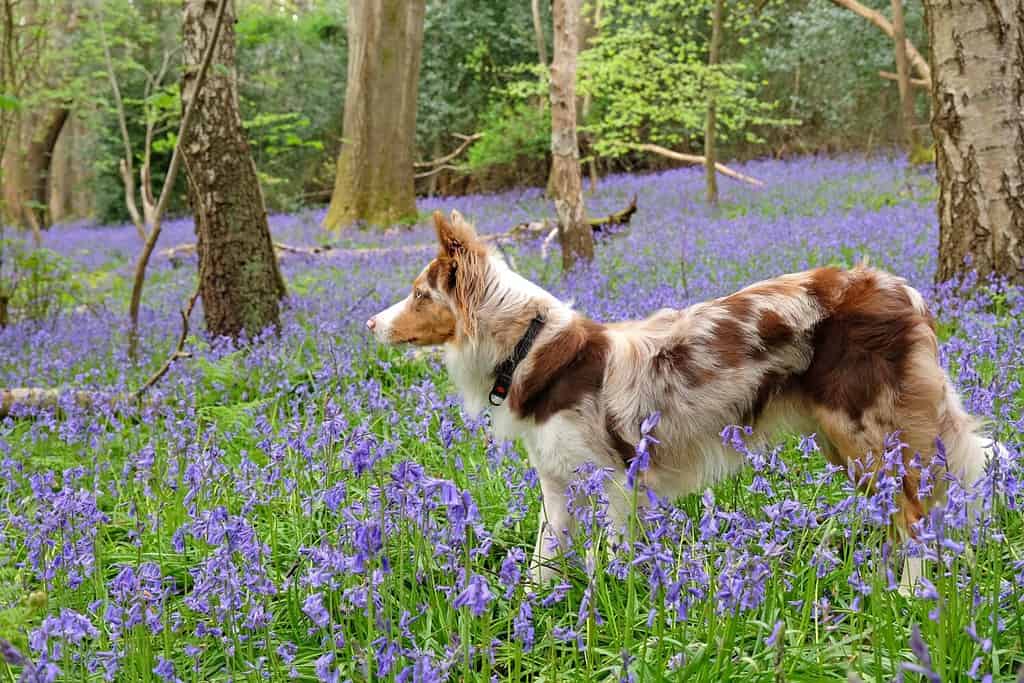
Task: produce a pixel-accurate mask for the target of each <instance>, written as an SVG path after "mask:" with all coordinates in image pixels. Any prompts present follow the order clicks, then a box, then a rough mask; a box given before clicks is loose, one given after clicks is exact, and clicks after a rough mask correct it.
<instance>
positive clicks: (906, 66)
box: [892, 0, 917, 151]
mask: <svg viewBox="0 0 1024 683" xmlns="http://www.w3.org/2000/svg"><path fill="white" fill-rule="evenodd" d="M892 34H893V45H894V47H895V50H896V76H897V83H898V84H899V90H900V126H901V127H902V129H903V142H904V144H905V145H906V147H907V151H913V149H914V146H915V145H916V143H917V136H916V134H915V127H914V91H913V90H911V88H910V61H909V60H908V59H907V34H906V28H905V22H904V21H903V0H892Z"/></svg>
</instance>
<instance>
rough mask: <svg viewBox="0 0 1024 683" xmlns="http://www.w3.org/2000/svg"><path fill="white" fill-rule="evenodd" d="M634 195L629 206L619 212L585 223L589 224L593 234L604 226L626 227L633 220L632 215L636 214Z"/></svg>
mask: <svg viewBox="0 0 1024 683" xmlns="http://www.w3.org/2000/svg"><path fill="white" fill-rule="evenodd" d="M636 208H637V207H636V195H635V194H634V195H633V198H632V199H630V200H629V206H627V207H626V208H625V209H622V210H621V211H616V212H615V213H611V214H608V215H607V216H602V217H601V218H591V219H589V220H588V221H587V222H588V223H590V227H592V228H593V229H594V232H601V230H603V229H604V227H605V226H606V225H626V224H628V223H629V222H630V221H631V220H632V219H633V214H634V213H636Z"/></svg>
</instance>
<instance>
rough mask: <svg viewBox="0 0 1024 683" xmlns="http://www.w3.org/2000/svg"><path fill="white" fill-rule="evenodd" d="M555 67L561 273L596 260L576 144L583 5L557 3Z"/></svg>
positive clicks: (570, 0) (574, 0) (554, 175)
mask: <svg viewBox="0 0 1024 683" xmlns="http://www.w3.org/2000/svg"><path fill="white" fill-rule="evenodd" d="M552 11H553V14H554V25H555V32H554V34H555V41H554V58H553V60H552V62H551V156H552V164H551V179H552V183H551V185H552V189H553V191H554V192H553V194H554V200H555V211H556V213H557V214H558V234H559V237H560V240H561V243H562V267H563V268H564V269H565V270H569V269H570V268H572V267H573V266H574V265H575V263H576V260H577V259H584V260H586V261H590V260H592V259H593V258H594V234H593V231H592V230H591V228H590V224H589V223H587V215H586V211H585V209H584V207H583V180H582V178H581V177H580V149H579V143H578V141H577V139H576V55H577V52H578V47H579V46H578V42H577V41H578V39H579V32H578V23H579V18H580V2H579V0H555V1H554V4H553V7H552Z"/></svg>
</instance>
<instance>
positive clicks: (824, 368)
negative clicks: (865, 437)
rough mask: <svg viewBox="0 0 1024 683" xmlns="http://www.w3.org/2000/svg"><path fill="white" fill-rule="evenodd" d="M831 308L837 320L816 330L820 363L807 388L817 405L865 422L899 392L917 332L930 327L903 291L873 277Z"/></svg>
mask: <svg viewBox="0 0 1024 683" xmlns="http://www.w3.org/2000/svg"><path fill="white" fill-rule="evenodd" d="M816 272H817V271H816ZM822 277H823V278H824V279H826V280H829V281H830V282H833V281H834V279H833V278H832V276H824V275H823V276H822ZM830 291H834V290H830ZM822 296H825V297H826V298H827V297H829V296H832V295H831V294H823V295H822ZM831 304H832V314H831V315H829V316H828V317H826V318H825V319H824V320H822V321H821V322H820V323H819V324H818V325H817V327H816V328H815V330H814V335H813V342H812V343H813V345H814V358H813V360H812V361H811V364H810V367H808V369H807V371H806V372H805V373H804V375H803V378H802V385H803V387H804V389H805V390H806V391H807V393H808V395H809V397H810V398H811V400H813V401H814V402H816V403H819V404H821V405H823V406H825V407H827V408H829V409H832V410H837V411H842V412H843V413H845V414H846V415H849V416H850V417H851V418H852V419H853V420H854V421H856V422H860V420H861V418H862V416H863V415H864V412H865V411H866V410H867V409H868V408H870V407H871V406H872V404H874V403H875V401H876V400H877V399H878V397H879V396H881V395H882V393H883V392H884V391H891V392H899V389H900V385H901V384H902V378H903V372H904V364H905V360H906V357H907V353H908V351H909V350H910V349H911V347H912V345H913V343H914V341H915V333H914V330H915V328H917V327H918V326H919V325H921V324H926V322H925V320H924V318H923V316H921V315H920V314H919V313H918V312H917V311H916V310H914V307H913V305H912V304H911V301H910V297H909V296H907V293H906V291H905V290H904V289H903V288H902V287H899V288H894V287H891V286H886V284H883V283H879V281H878V278H877V276H875V275H874V274H872V273H869V274H864V275H862V276H861V277H859V278H858V279H856V280H855V281H853V282H851V283H850V285H849V287H848V288H846V290H845V292H843V293H842V295H841V296H839V298H838V299H837V300H835V301H834V302H831Z"/></svg>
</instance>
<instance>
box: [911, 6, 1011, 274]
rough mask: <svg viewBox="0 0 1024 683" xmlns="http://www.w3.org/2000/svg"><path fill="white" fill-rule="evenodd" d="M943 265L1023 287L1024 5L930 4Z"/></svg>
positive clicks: (952, 270) (949, 269)
mask: <svg viewBox="0 0 1024 683" xmlns="http://www.w3.org/2000/svg"><path fill="white" fill-rule="evenodd" d="M924 7H925V21H926V23H927V25H928V43H929V46H930V49H931V76H932V88H931V91H932V133H933V135H934V137H935V159H936V165H937V166H938V176H939V267H938V271H937V273H936V278H937V279H938V280H939V281H944V280H948V279H950V278H952V277H954V276H956V275H958V274H960V273H963V272H964V271H966V270H969V269H975V270H977V271H978V272H979V273H980V274H981V275H989V274H998V275H1002V276H1005V277H1007V278H1009V279H1010V280H1011V281H1012V282H1015V283H1018V284H1024V109H1022V107H1021V97H1022V93H1024V1H1022V0H989V1H988V2H978V1H977V0H925V2H924Z"/></svg>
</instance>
